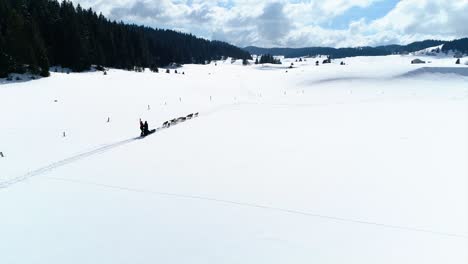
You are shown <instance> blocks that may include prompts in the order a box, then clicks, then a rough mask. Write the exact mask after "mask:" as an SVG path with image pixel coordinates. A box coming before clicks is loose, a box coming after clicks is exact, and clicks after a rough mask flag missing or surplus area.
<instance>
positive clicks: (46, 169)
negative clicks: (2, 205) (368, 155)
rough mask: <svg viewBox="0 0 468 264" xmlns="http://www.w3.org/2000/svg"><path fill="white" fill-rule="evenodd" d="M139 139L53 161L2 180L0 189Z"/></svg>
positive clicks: (123, 141)
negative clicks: (20, 174)
mask: <svg viewBox="0 0 468 264" xmlns="http://www.w3.org/2000/svg"><path fill="white" fill-rule="evenodd" d="M138 139H139V137H137V138H131V139H127V140H122V141H119V142H115V143H112V144H109V145H105V146H102V147H99V148H96V149H94V150H91V151H88V152H83V153H81V154H78V155H75V156H72V157H69V158H66V159H63V160H60V161H56V162H54V163H51V164H49V165H47V166H44V167H42V168H39V169H37V170H33V171H30V172H28V173H26V174H24V175H22V176H19V177H16V178H13V179H10V180H6V181H3V182H0V189H4V188H8V187H10V186H11V185H13V184H16V183H19V182H22V181H25V180H27V179H29V178H32V177H34V176H37V175H40V174H43V173H46V172H49V171H52V170H54V169H56V168H59V167H62V166H65V165H67V164H70V163H73V162H76V161H79V160H81V159H84V158H87V157H90V156H93V155H96V154H99V153H103V152H106V151H109V150H111V149H113V148H117V147H119V146H122V145H125V144H128V143H130V142H133V141H135V140H138Z"/></svg>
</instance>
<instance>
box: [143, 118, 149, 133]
mask: <svg viewBox="0 0 468 264" xmlns="http://www.w3.org/2000/svg"><path fill="white" fill-rule="evenodd" d="M143 131H144V133H145V136H147V135H148V134H149V128H148V121H145V124H143Z"/></svg>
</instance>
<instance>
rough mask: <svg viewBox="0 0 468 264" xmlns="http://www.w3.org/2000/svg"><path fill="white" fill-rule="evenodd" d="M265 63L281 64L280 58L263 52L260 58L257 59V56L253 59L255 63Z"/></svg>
mask: <svg viewBox="0 0 468 264" xmlns="http://www.w3.org/2000/svg"><path fill="white" fill-rule="evenodd" d="M265 63H272V64H281V60H280V59H276V58H275V57H273V55H271V54H263V55H262V56H260V60H258V57H257V58H256V59H255V64H265Z"/></svg>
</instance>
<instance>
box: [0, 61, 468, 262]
mask: <svg viewBox="0 0 468 264" xmlns="http://www.w3.org/2000/svg"><path fill="white" fill-rule="evenodd" d="M413 58H414V57H413V56H387V57H357V58H349V59H344V61H345V62H346V64H347V65H346V66H340V65H338V63H339V62H340V61H335V63H333V64H330V65H320V66H318V67H317V66H315V65H314V63H315V61H314V60H312V59H310V60H308V61H306V62H302V63H295V62H294V61H295V60H293V59H292V60H287V59H286V60H284V63H283V65H265V66H261V65H251V66H241V65H239V63H233V64H231V62H230V60H228V61H226V62H218V63H217V66H215V64H214V63H213V64H211V65H206V66H200V65H186V66H184V67H183V68H182V69H180V70H179V72H180V71H184V72H185V75H182V74H177V75H176V74H173V73H171V74H166V73H158V74H155V73H150V72H149V71H147V72H145V73H134V72H125V71H120V70H111V71H109V74H108V75H107V76H104V75H102V73H99V72H92V73H82V74H73V73H72V74H62V73H53V74H52V76H51V77H50V78H44V79H40V80H36V81H31V82H20V83H13V84H5V85H1V86H0V113H2V114H1V115H0V152H2V153H3V155H4V157H3V158H2V157H0V212H1V213H0V252H1V257H0V259H1V263H8V264H10V263H28V264H30V263H48V264H50V263H80V264H81V263H99V264H102V263H376V262H378V263H399V264H401V263H467V262H468V250H467V249H468V163H467V162H466V161H467V160H468V77H467V76H466V75H465V74H460V72H462V73H463V72H465V70H466V69H467V67H466V66H455V65H454V61H453V58H442V57H441V58H434V59H433V61H432V63H431V64H430V65H429V64H426V65H411V64H410V61H411V60H412V59H413ZM466 60H467V58H464V59H462V61H466ZM291 62H294V64H295V68H294V69H287V66H289V65H290V63H291ZM428 66H430V67H437V69H441V68H443V70H437V71H436V72H434V70H427V68H423V67H428ZM452 69H456V70H452ZM414 73H416V74H414ZM447 73H449V74H447ZM194 112H200V116H199V117H198V118H194V119H191V120H188V121H186V122H183V123H180V124H178V125H176V126H173V127H171V128H168V129H160V130H158V131H157V132H156V133H155V134H153V135H151V136H149V137H147V138H144V139H137V138H136V137H137V136H138V134H139V127H138V119H139V118H142V119H144V120H148V122H149V124H150V127H159V126H160V125H161V124H162V123H163V122H164V121H166V120H169V119H172V118H175V117H179V116H182V115H187V114H189V113H194ZM108 119H110V122H107V121H108ZM64 132H65V135H66V136H65V137H63V133H64Z"/></svg>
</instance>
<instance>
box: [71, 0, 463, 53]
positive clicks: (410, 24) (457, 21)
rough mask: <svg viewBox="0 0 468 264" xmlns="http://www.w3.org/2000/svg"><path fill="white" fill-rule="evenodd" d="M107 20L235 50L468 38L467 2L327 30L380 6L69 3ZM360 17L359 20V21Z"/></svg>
mask: <svg viewBox="0 0 468 264" xmlns="http://www.w3.org/2000/svg"><path fill="white" fill-rule="evenodd" d="M73 1H74V2H75V3H80V4H82V5H83V6H84V7H93V9H95V10H96V11H98V12H102V13H103V14H104V15H106V16H108V17H110V18H111V19H116V20H123V21H126V22H131V23H136V24H144V25H148V26H153V27H159V28H170V29H176V30H180V31H184V32H191V33H193V34H196V35H199V36H201V37H205V38H210V39H219V40H224V41H228V42H231V43H233V44H236V45H239V46H246V45H257V46H267V47H271V46H291V47H303V46H335V47H343V46H364V45H379V44H390V43H397V44H398V43H408V42H411V41H417V40H422V39H428V38H434V39H452V38H458V37H466V36H468V27H467V26H466V25H467V24H468V16H467V15H466V14H468V0H402V1H400V2H399V3H398V4H397V5H396V7H395V8H394V9H393V10H391V11H390V12H389V13H388V14H386V15H385V16H383V17H381V18H378V19H376V20H373V21H367V20H366V19H365V18H361V19H358V20H357V21H352V22H350V23H349V25H348V28H347V29H340V30H337V29H331V28H327V25H328V24H329V22H330V21H332V20H333V19H334V18H336V17H338V16H346V12H347V11H348V10H349V9H351V8H353V7H360V8H362V9H361V10H363V12H366V8H367V7H370V6H372V5H378V4H380V3H381V2H383V1H385V0H324V1H313V0H308V1H307V0H293V1H285V0H277V1H267V0H211V1H203V0H95V1H92V0H73ZM363 17H365V14H364V15H363Z"/></svg>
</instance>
